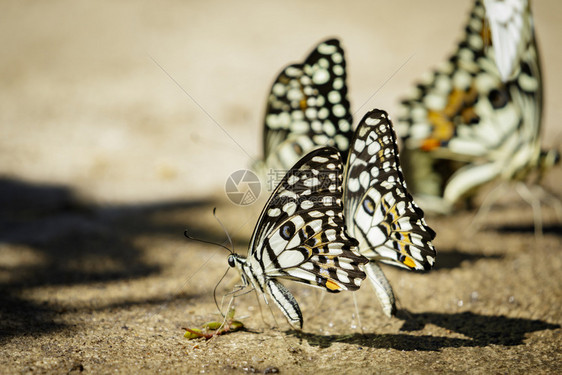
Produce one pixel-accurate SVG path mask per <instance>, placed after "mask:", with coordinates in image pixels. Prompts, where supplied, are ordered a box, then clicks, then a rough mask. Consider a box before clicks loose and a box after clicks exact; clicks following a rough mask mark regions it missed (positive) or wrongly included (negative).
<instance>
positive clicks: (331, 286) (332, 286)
mask: <svg viewBox="0 0 562 375" xmlns="http://www.w3.org/2000/svg"><path fill="white" fill-rule="evenodd" d="M326 288H328V289H330V290H340V289H341V287H340V285H339V284H337V283H335V282H333V281H332V280H328V281H326Z"/></svg>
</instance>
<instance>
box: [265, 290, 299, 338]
mask: <svg viewBox="0 0 562 375" xmlns="http://www.w3.org/2000/svg"><path fill="white" fill-rule="evenodd" d="M266 288H267V292H268V294H269V295H270V296H271V298H273V301H275V304H276V305H277V307H279V309H280V310H281V312H283V315H285V317H286V318H287V320H288V321H289V324H291V326H293V327H295V328H299V329H302V324H303V318H302V313H301V310H300V308H299V305H298V303H297V301H296V300H295V297H293V295H292V294H291V292H289V289H287V288H286V287H285V286H284V285H283V284H281V283H280V282H278V281H277V280H275V279H269V280H267V284H266Z"/></svg>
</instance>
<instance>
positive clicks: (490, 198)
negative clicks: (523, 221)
mask: <svg viewBox="0 0 562 375" xmlns="http://www.w3.org/2000/svg"><path fill="white" fill-rule="evenodd" d="M506 188H507V183H505V182H502V183H500V184H499V185H497V186H495V187H494V188H493V189H492V191H490V192H489V193H488V195H487V196H486V198H484V201H483V202H482V204H481V205H480V208H479V209H478V212H477V213H476V215H475V216H474V218H473V219H472V221H471V222H470V224H469V225H468V228H467V229H466V236H467V237H470V236H472V235H474V234H475V233H476V232H477V231H478V229H479V228H480V227H481V223H482V221H483V220H484V218H486V216H487V215H488V213H489V212H490V210H491V209H492V207H493V206H494V203H495V202H496V201H497V200H498V198H499V197H500V196H501V195H502V194H503V193H504V192H505V189H506Z"/></svg>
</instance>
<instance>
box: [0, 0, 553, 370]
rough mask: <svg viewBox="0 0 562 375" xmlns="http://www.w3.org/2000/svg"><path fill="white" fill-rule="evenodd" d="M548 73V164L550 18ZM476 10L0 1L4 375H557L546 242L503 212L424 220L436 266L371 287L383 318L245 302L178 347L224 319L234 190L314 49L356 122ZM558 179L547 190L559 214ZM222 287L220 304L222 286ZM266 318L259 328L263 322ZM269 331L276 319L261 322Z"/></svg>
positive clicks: (347, 300) (331, 299)
mask: <svg viewBox="0 0 562 375" xmlns="http://www.w3.org/2000/svg"><path fill="white" fill-rule="evenodd" d="M532 5H533V9H534V13H535V22H536V28H537V33H538V36H539V42H540V47H541V52H542V57H543V68H544V69H543V71H544V74H545V90H546V92H545V95H546V101H545V121H544V129H543V134H544V139H545V140H544V144H545V145H546V146H551V147H552V146H555V147H559V145H560V130H559V129H560V128H559V121H560V120H559V119H560V118H562V106H560V105H559V103H560V102H561V101H562V89H560V87H562V85H561V83H562V79H561V73H560V66H562V50H561V49H560V48H559V42H560V40H561V39H562V26H561V25H562V19H561V18H560V17H561V14H562V12H561V10H562V6H561V4H559V2H558V1H556V0H541V1H535V2H533V4H532ZM469 7H470V1H462V2H461V1H455V2H452V1H446V0H440V1H432V2H426V3H423V4H422V3H418V2H411V1H405V0H396V1H393V2H382V1H380V2H376V1H375V2H372V1H369V2H368V1H357V2H337V1H308V2H298V1H288V2H283V3H281V2H276V3H267V4H265V3H262V2H258V1H239V2H225V1H206V2H191V1H187V2H179V1H171V0H170V1H164V2H158V3H152V2H133V1H126V0H122V1H115V2H110V3H103V4H101V5H99V4H95V3H94V2H84V1H82V2H74V1H72V2H71V1H52V2H49V3H48V4H47V3H42V2H21V1H3V2H1V3H0V43H1V45H2V54H1V55H0V56H1V57H0V80H1V84H0V108H1V110H0V134H1V136H0V155H1V157H0V290H1V293H0V299H1V302H0V314H1V315H0V316H1V319H0V345H1V346H0V373H79V372H89V373H110V372H112V373H113V372H119V373H129V372H130V373H138V372H140V373H154V372H157V371H160V372H184V373H199V372H210V373H213V372H233V373H242V372H264V371H266V370H268V371H274V370H279V371H280V372H281V373H313V372H318V371H322V372H323V373H327V374H332V373H333V374H335V373H338V374H341V373H447V374H449V373H486V374H488V373H555V372H557V371H559V368H560V367H561V365H562V358H561V349H562V337H561V332H562V331H561V326H560V325H561V324H562V306H561V303H562V276H561V273H560V269H561V268H562V256H561V254H560V251H561V248H562V246H561V245H562V226H561V224H560V221H558V220H557V217H556V215H555V212H554V210H553V209H552V208H551V207H545V208H544V209H543V219H544V228H545V230H544V236H543V237H542V238H538V239H537V238H535V236H534V232H533V215H532V210H531V208H530V207H529V206H528V205H527V204H525V203H524V202H522V201H521V199H519V198H518V196H517V195H515V194H508V195H506V196H505V197H504V198H503V199H502V201H501V202H500V204H498V205H497V206H495V208H494V210H493V211H492V212H491V213H490V214H489V215H487V217H486V218H485V219H484V220H483V221H482V222H481V224H482V226H483V227H482V229H481V230H480V231H479V232H477V233H476V234H469V233H468V231H467V230H466V228H467V227H468V225H469V224H470V223H471V221H472V218H473V217H474V214H475V212H472V211H471V212H463V213H460V214H458V215H455V216H453V217H449V218H429V219H428V223H429V224H430V225H431V226H432V227H433V228H434V229H435V230H436V232H437V234H438V237H437V239H436V241H435V245H436V247H437V250H438V258H437V266H436V268H435V270H433V271H432V272H430V273H428V274H416V273H410V272H403V271H400V270H396V269H393V268H389V267H387V268H386V269H385V270H386V273H387V274H388V277H389V279H390V280H391V282H392V284H393V285H394V288H395V292H396V294H397V295H398V298H399V308H400V311H399V314H398V317H397V318H393V319H387V318H385V317H384V315H383V314H382V312H381V310H380V308H379V307H378V303H377V301H376V299H375V298H374V294H373V291H372V289H370V286H369V285H366V287H365V288H362V289H361V290H360V291H359V292H358V293H357V300H358V304H359V311H360V318H361V323H362V324H361V326H359V325H358V319H357V315H356V310H355V308H354V304H353V298H352V295H351V294H349V293H342V294H340V295H328V296H326V297H325V298H323V296H322V294H321V293H320V292H318V291H316V290H311V289H307V288H297V287H294V286H291V288H292V290H293V291H294V293H295V296H296V298H297V300H298V301H299V304H300V305H301V308H302V310H303V314H304V317H305V326H304V331H303V332H302V333H297V332H294V331H292V330H291V329H290V327H289V326H288V324H287V323H286V322H285V320H284V319H283V317H282V316H281V315H280V313H279V311H277V310H276V308H272V310H273V315H272V313H271V312H270V310H269V309H268V308H267V307H266V306H265V305H263V303H262V306H261V313H260V306H259V305H258V302H257V300H256V298H255V295H254V294H248V295H246V296H244V297H240V298H238V299H236V308H237V316H238V317H241V318H243V321H244V323H245V325H246V327H247V331H245V332H236V333H233V334H228V335H224V336H220V337H216V338H214V339H212V340H210V341H208V342H200V341H188V340H186V339H184V338H183V337H182V335H183V330H182V327H196V326H199V325H201V324H203V323H204V322H206V321H209V320H215V319H218V313H217V309H216V307H215V304H214V300H213V289H214V287H215V285H216V284H217V283H218V281H219V279H220V278H221V276H222V274H223V273H224V272H225V271H226V269H227V263H226V255H227V254H226V251H224V250H222V249H220V248H217V247H213V246H208V245H203V244H198V243H193V242H189V241H188V240H186V239H185V238H184V237H183V235H182V233H183V230H184V229H185V228H189V229H190V232H191V233H192V234H193V235H196V236H198V237H201V238H205V239H208V240H214V241H221V242H222V241H223V240H224V239H225V235H224V233H223V232H222V230H221V229H220V227H219V225H218V224H217V222H216V221H215V220H214V219H213V217H212V208H213V207H217V208H218V209H217V212H218V213H219V216H220V218H221V220H222V221H223V222H224V223H225V226H226V227H227V229H228V231H229V232H230V233H231V235H232V236H233V237H234V242H235V248H236V250H237V251H239V252H241V253H245V251H246V250H245V249H246V246H247V242H248V239H249V236H250V234H251V231H252V229H253V226H254V224H255V221H256V218H257V214H258V213H259V211H260V210H261V205H262V204H263V202H264V200H263V199H264V197H263V196H262V197H261V198H260V200H259V202H258V203H255V204H253V205H250V206H244V207H241V206H236V205H234V204H232V203H231V202H230V201H229V200H228V199H227V197H226V194H225V192H224V188H223V187H224V184H225V181H226V179H227V178H228V176H229V175H230V174H231V173H232V172H234V171H236V170H239V169H243V168H245V167H247V166H248V165H250V164H251V162H252V161H253V160H254V159H256V158H259V156H260V147H261V146H260V140H261V126H262V125H261V123H262V116H263V110H264V103H265V96H266V94H267V92H268V90H269V86H270V84H271V81H272V79H273V78H274V76H275V75H276V74H277V72H278V71H279V69H280V68H281V67H282V66H283V65H285V64H287V63H289V62H293V61H297V60H299V59H302V58H303V57H304V56H305V54H306V53H307V51H308V50H310V48H312V46H313V45H314V44H315V43H317V42H318V41H320V40H322V39H324V38H326V37H330V36H338V37H340V38H341V39H342V41H343V44H344V47H345V48H346V53H347V59H348V72H349V87H350V97H351V102H352V106H353V108H354V110H355V111H356V112H357V113H358V116H357V117H359V116H360V115H361V114H362V113H364V112H365V111H367V110H368V109H370V108H372V107H379V108H384V109H386V110H387V111H389V112H390V113H391V114H392V113H394V111H395V110H396V108H397V103H398V99H399V98H400V96H401V95H404V93H406V92H407V91H408V88H409V87H410V86H411V83H412V82H413V81H414V80H415V79H416V78H419V77H420V75H421V74H422V73H423V72H425V71H426V70H427V69H428V68H429V67H431V66H433V65H435V64H436V63H437V62H438V61H440V60H441V59H443V58H445V56H447V54H448V53H449V52H450V51H451V50H452V49H453V47H454V44H455V42H456V40H457V39H458V38H459V37H460V34H461V29H462V25H463V22H464V21H465V19H466V12H467V10H468V9H469ZM561 182H562V170H561V168H560V167H558V168H557V169H555V170H553V171H552V173H550V174H549V175H548V176H547V178H546V181H545V184H546V185H547V186H548V187H550V188H551V189H552V190H554V191H555V192H557V194H559V195H562V184H561ZM232 276H233V274H232V273H231V274H229V276H228V277H227V279H226V281H224V282H223V283H221V284H220V286H219V288H218V291H217V295H218V296H219V300H220V297H221V296H223V295H224V294H225V293H226V292H227V291H228V290H229V287H230V286H231V285H232V280H231V279H232ZM262 315H263V318H262ZM274 317H275V320H274Z"/></svg>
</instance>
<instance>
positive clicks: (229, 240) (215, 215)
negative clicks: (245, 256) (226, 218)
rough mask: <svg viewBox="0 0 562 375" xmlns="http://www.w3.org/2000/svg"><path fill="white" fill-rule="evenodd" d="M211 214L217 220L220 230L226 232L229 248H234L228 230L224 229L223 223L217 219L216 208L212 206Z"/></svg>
mask: <svg viewBox="0 0 562 375" xmlns="http://www.w3.org/2000/svg"><path fill="white" fill-rule="evenodd" d="M213 216H214V217H215V219H217V221H218V222H219V224H220V226H221V228H222V230H223V231H224V233H225V234H226V238H228V242H229V243H230V248H231V249H234V245H233V244H232V238H230V235H229V234H228V231H227V230H226V227H225V226H224V225H223V223H222V222H221V221H220V220H219V218H218V217H217V208H216V207H215V208H213ZM230 252H231V253H233V252H234V251H233V250H230Z"/></svg>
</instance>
